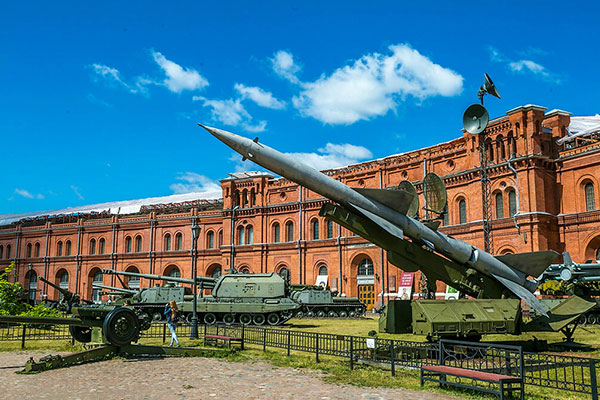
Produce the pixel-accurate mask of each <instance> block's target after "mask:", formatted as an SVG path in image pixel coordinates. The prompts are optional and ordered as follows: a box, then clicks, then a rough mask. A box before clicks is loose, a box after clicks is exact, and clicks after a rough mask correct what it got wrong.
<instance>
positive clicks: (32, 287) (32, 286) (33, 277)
mask: <svg viewBox="0 0 600 400" xmlns="http://www.w3.org/2000/svg"><path fill="white" fill-rule="evenodd" d="M28 287H29V296H28V297H29V300H32V301H35V296H36V292H37V274H36V273H35V271H30V272H29V286H28Z"/></svg>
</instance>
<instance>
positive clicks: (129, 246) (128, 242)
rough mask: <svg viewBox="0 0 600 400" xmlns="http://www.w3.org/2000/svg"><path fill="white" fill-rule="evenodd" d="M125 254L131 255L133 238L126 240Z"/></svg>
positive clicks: (129, 237)
mask: <svg viewBox="0 0 600 400" xmlns="http://www.w3.org/2000/svg"><path fill="white" fill-rule="evenodd" d="M125 253H131V236H127V237H126V238H125Z"/></svg>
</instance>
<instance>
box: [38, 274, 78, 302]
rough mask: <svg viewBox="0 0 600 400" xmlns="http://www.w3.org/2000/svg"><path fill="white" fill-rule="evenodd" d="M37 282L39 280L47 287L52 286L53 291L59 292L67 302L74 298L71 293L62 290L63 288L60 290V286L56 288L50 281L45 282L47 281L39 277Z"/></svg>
mask: <svg viewBox="0 0 600 400" xmlns="http://www.w3.org/2000/svg"><path fill="white" fill-rule="evenodd" d="M39 280H41V281H42V282H44V283H46V284H47V285H50V286H52V287H53V288H54V289H56V290H58V291H59V292H60V293H61V294H62V295H63V296H65V298H66V299H67V300H69V299H71V298H72V297H73V296H75V294H74V293H72V292H69V291H68V290H67V289H63V288H61V287H60V286H58V285H57V284H55V283H52V282H50V281H49V280H47V279H44V278H42V277H39Z"/></svg>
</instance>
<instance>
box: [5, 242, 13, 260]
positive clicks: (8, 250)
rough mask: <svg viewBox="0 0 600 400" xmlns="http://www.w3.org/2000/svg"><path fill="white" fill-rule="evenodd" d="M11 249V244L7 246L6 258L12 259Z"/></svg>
mask: <svg viewBox="0 0 600 400" xmlns="http://www.w3.org/2000/svg"><path fill="white" fill-rule="evenodd" d="M11 250H12V249H11V248H10V244H7V245H6V258H10V253H11Z"/></svg>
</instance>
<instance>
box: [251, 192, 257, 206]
mask: <svg viewBox="0 0 600 400" xmlns="http://www.w3.org/2000/svg"><path fill="white" fill-rule="evenodd" d="M255 205H256V192H255V191H254V188H252V189H250V207H254V206H255Z"/></svg>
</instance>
